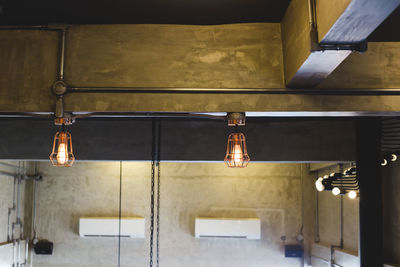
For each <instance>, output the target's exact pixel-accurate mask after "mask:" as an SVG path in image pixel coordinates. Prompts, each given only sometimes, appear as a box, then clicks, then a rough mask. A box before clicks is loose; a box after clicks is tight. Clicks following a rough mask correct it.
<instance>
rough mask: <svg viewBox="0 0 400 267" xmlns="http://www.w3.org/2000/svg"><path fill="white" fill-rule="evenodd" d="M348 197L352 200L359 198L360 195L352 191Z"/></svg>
mask: <svg viewBox="0 0 400 267" xmlns="http://www.w3.org/2000/svg"><path fill="white" fill-rule="evenodd" d="M347 196H348V197H349V198H350V199H356V198H357V196H358V194H357V192H356V191H354V190H351V191H349V192H348V193H347Z"/></svg>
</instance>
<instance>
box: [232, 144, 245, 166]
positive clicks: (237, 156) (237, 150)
mask: <svg viewBox="0 0 400 267" xmlns="http://www.w3.org/2000/svg"><path fill="white" fill-rule="evenodd" d="M233 160H234V161H235V163H236V164H239V163H240V162H241V161H242V160H243V152H242V148H241V147H240V145H235V147H234V148H233Z"/></svg>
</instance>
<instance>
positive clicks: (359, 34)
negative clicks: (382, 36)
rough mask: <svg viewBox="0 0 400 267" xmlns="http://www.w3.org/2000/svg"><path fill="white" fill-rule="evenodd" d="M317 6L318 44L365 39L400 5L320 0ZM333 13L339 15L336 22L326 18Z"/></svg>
mask: <svg viewBox="0 0 400 267" xmlns="http://www.w3.org/2000/svg"><path fill="white" fill-rule="evenodd" d="M316 4H317V21H318V23H317V25H318V39H319V40H320V42H321V43H323V44H332V43H333V44H337V43H345V44H350V43H359V42H362V41H364V40H366V39H367V37H368V36H369V35H370V34H371V33H372V32H373V31H374V30H375V29H376V28H377V27H378V26H379V25H380V24H381V23H382V22H383V21H384V20H385V19H386V18H388V17H389V15H390V14H391V13H392V12H393V11H394V10H395V9H396V8H397V7H398V6H399V5H400V0H340V1H329V0H320V1H316ZM344 7H345V9H344V10H343V8H344ZM342 10H343V11H342ZM341 11H342V12H341ZM332 12H333V13H335V12H336V14H339V16H338V17H337V19H336V20H334V19H327V18H330V16H329V14H332ZM393 26H394V25H393Z"/></svg>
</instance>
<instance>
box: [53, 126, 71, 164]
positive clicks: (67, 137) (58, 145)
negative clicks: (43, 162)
mask: <svg viewBox="0 0 400 267" xmlns="http://www.w3.org/2000/svg"><path fill="white" fill-rule="evenodd" d="M49 158H50V161H51V163H52V164H53V166H62V167H70V166H72V164H73V163H74V161H75V157H74V154H73V152H72V138H71V134H70V133H69V132H67V131H65V130H64V125H63V127H62V130H61V131H58V132H57V133H56V134H55V136H54V142H53V150H52V152H51V154H50V157H49Z"/></svg>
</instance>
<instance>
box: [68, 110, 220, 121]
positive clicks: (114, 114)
mask: <svg viewBox="0 0 400 267" xmlns="http://www.w3.org/2000/svg"><path fill="white" fill-rule="evenodd" d="M73 117H74V118H77V119H83V118H89V117H90V118H96V117H99V118H106V117H120V118H121V117H130V118H132V117H135V118H204V119H214V120H226V119H227V118H226V116H217V115H212V114H201V113H179V112H178V113H172V112H93V113H87V114H74V116H73Z"/></svg>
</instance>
